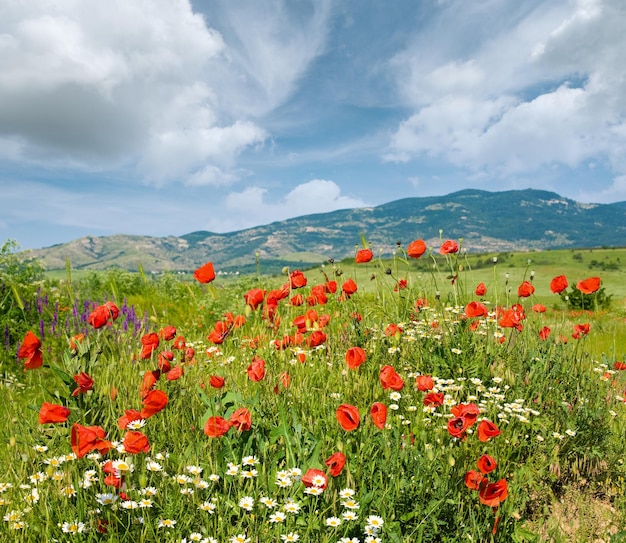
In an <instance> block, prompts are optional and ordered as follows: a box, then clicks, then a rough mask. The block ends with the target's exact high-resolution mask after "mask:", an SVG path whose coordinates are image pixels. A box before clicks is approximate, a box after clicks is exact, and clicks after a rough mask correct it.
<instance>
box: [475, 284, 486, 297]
mask: <svg viewBox="0 0 626 543" xmlns="http://www.w3.org/2000/svg"><path fill="white" fill-rule="evenodd" d="M475 292H476V296H484V295H485V294H487V287H486V286H485V283H478V285H476V290H475Z"/></svg>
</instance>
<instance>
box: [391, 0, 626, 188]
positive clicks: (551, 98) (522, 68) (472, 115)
mask: <svg viewBox="0 0 626 543" xmlns="http://www.w3.org/2000/svg"><path fill="white" fill-rule="evenodd" d="M452 4H453V6H452V7H454V6H456V7H457V8H458V7H459V5H458V2H452ZM522 4H523V6H522V5H520V6H518V7H517V8H516V9H514V10H512V11H511V13H510V14H507V13H506V9H508V7H510V2H504V1H501V0H492V1H491V2H488V3H487V5H488V8H489V10H491V12H492V15H493V16H494V19H495V20H498V21H499V27H498V28H497V29H496V28H491V29H490V30H491V34H489V33H485V34H484V35H482V34H481V33H482V32H483V30H484V27H482V26H481V25H480V24H479V25H478V27H477V30H476V32H477V35H478V36H479V38H480V39H479V40H477V41H475V43H474V45H473V46H471V47H468V48H467V52H463V51H462V50H461V49H454V48H453V45H452V43H451V44H450V47H447V46H446V44H445V43H443V44H440V45H441V48H440V51H443V52H445V54H440V55H439V56H438V55H434V56H432V57H431V56H429V55H424V51H423V49H424V47H426V42H425V40H426V39H427V38H429V37H430V38H433V37H434V36H431V35H426V36H422V37H421V38H420V40H419V41H416V42H415V43H414V44H413V45H412V46H411V47H410V48H408V49H407V50H406V51H404V52H403V53H401V54H399V55H398V56H397V57H396V58H395V59H394V61H393V66H394V69H395V70H396V73H397V76H398V82H399V88H400V91H401V93H402V95H403V96H404V97H405V100H406V101H407V104H409V105H411V106H412V107H413V108H414V113H413V114H412V115H411V116H410V117H409V118H407V119H406V120H404V121H403V122H401V123H400V124H399V126H398V128H397V129H396V131H395V133H394V134H393V135H392V137H391V141H390V145H389V147H388V149H387V152H386V153H385V155H384V158H385V159H386V160H390V161H399V162H406V161H409V160H413V159H416V158H419V157H423V156H430V157H438V158H443V159H445V160H447V161H448V162H449V163H451V164H454V165H456V166H459V167H462V168H467V169H470V170H474V171H483V172H487V173H488V174H490V175H492V176H500V177H506V176H512V175H517V174H524V173H529V172H533V171H536V170H538V169H539V168H542V167H545V166H549V165H552V164H563V165H565V166H568V167H576V166H578V165H580V164H581V163H583V162H584V161H586V160H589V159H593V158H596V159H599V160H605V161H608V162H610V164H611V166H612V168H613V169H614V171H616V172H626V162H624V158H623V153H622V152H621V149H623V148H624V144H626V139H625V130H624V121H623V119H624V114H625V113H626V78H624V77H623V74H624V73H625V71H626V61H625V60H624V57H623V55H622V51H624V50H626V35H625V34H624V32H623V28H624V25H626V5H624V3H623V2H621V1H620V0H576V1H572V2H566V1H559V2H539V1H537V0H535V1H533V2H528V3H522ZM478 9H479V8H473V9H470V10H469V11H468V10H462V11H459V10H458V9H456V10H455V9H449V10H444V11H443V12H442V15H441V20H440V21H439V23H440V25H443V26H446V27H449V30H450V32H448V33H447V34H449V35H455V29H457V30H458V31H460V32H466V33H467V29H469V28H473V26H472V24H473V22H474V18H475V17H477V16H478V15H479V13H478V11H477V10H478ZM458 13H463V17H464V19H465V21H461V20H460V19H459V18H458V16H457V15H456V14H458ZM434 26H435V28H437V27H438V26H439V25H434ZM473 36H474V35H473ZM475 37H476V36H474V38H475ZM487 38H488V39H487ZM443 39H444V40H445V38H443ZM462 42H463V39H462V38H461V39H459V40H458V41H455V42H454V46H455V47H458V44H459V43H462ZM590 44H591V45H590Z"/></svg>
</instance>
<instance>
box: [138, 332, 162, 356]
mask: <svg viewBox="0 0 626 543" xmlns="http://www.w3.org/2000/svg"><path fill="white" fill-rule="evenodd" d="M141 344H142V348H141V355H140V358H141V359H142V360H145V359H146V358H150V357H151V356H152V353H153V352H154V351H156V349H157V347H158V346H159V336H158V334H155V333H154V332H150V333H149V334H145V335H144V336H143V337H142V338H141Z"/></svg>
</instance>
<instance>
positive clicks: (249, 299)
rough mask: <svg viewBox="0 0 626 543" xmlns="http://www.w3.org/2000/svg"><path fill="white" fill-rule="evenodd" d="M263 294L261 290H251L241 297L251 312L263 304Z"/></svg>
mask: <svg viewBox="0 0 626 543" xmlns="http://www.w3.org/2000/svg"><path fill="white" fill-rule="evenodd" d="M265 294H266V292H265V291H264V290H263V289H260V288H253V289H251V290H249V291H248V292H246V293H245V294H244V295H243V298H244V300H245V301H246V304H248V305H249V306H250V308H251V309H252V310H255V309H256V308H257V307H259V306H260V305H261V304H262V303H263V300H264V299H265Z"/></svg>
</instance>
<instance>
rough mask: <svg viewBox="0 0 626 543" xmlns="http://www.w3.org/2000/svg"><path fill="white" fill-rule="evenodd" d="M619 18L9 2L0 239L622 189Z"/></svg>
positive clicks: (159, 230)
mask: <svg viewBox="0 0 626 543" xmlns="http://www.w3.org/2000/svg"><path fill="white" fill-rule="evenodd" d="M624 28H626V2H624V0H524V1H523V2H520V1H519V0H472V1H470V2H468V1H467V0H392V1H390V0H297V1H296V0H133V1H132V2H129V1H128V0H107V2H102V1H101V0H62V1H57V0H29V1H28V2H22V1H20V0H3V1H2V2H0V243H1V242H2V241H3V240H6V239H13V240H16V241H17V242H18V243H19V245H20V247H21V248H22V249H28V248H40V247H47V246H50V245H53V244H56V243H64V242H67V241H71V240H73V239H76V238H79V237H82V236H86V235H94V236H106V235H112V234H136V235H149V236H168V235H184V234H187V233H190V232H194V231H198V230H208V231H212V232H229V231H234V230H241V229H244V228H248V227H251V226H255V225H259V224H268V223H271V222H274V221H278V220H284V219H286V218H290V217H295V216H300V215H306V214H310V213H321V212H327V211H332V210H336V209H345V208H354V207H370V206H375V205H380V204H382V203H386V202H389V201H393V200H397V199H400V198H407V197H424V196H435V195H444V194H449V193H452V192H455V191H458V190H462V189H466V188H475V189H482V190H488V191H501V190H515V189H526V188H537V189H545V190H550V191H554V192H557V193H559V194H560V195H562V196H565V197H568V198H572V199H574V200H577V201H580V202H597V203H609V202H616V201H624V200H626V152H624V151H625V150H626V55H625V54H624V51H626V32H624V31H623V29H624ZM416 235H419V233H416Z"/></svg>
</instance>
